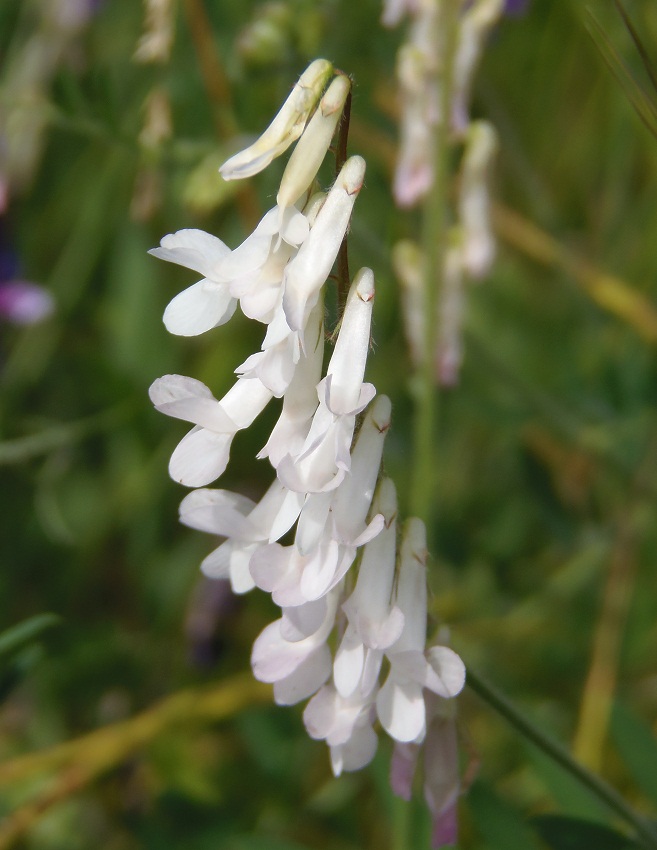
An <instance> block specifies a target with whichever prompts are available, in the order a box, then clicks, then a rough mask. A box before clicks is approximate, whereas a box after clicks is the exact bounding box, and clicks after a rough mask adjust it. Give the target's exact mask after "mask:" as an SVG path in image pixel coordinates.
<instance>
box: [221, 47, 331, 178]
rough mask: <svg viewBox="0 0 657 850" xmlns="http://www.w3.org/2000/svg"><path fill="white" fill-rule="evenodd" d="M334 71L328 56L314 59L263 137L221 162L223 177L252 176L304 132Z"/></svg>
mask: <svg viewBox="0 0 657 850" xmlns="http://www.w3.org/2000/svg"><path fill="white" fill-rule="evenodd" d="M332 73H333V66H332V65H331V63H330V62H327V61H326V59H316V60H315V61H314V62H311V64H310V65H309V66H308V67H307V68H306V70H305V71H304V72H303V74H302V75H301V77H300V78H299V82H298V83H297V84H296V85H295V86H294V88H293V89H292V91H291V93H290V95H289V96H288V98H287V100H286V101H285V103H284V104H283V106H282V107H281V108H280V110H279V112H278V114H277V115H276V117H275V118H274V120H273V121H272V122H271V124H270V125H269V127H267V129H266V130H265V132H264V133H263V134H262V135H261V136H260V138H258V140H257V141H255V142H254V143H253V144H252V145H251V146H250V147H248V148H246V149H245V150H243V151H240V152H239V153H237V154H235V156H232V157H231V158H230V159H229V160H228V161H227V162H225V163H224V164H223V165H222V166H221V168H220V169H219V171H220V172H221V175H222V177H223V178H224V180H240V179H242V178H244V177H252V176H253V175H254V174H257V173H258V172H259V171H262V170H263V168H266V167H267V166H268V165H269V163H270V162H271V161H272V160H273V159H274V158H275V157H277V156H280V155H281V154H282V153H283V152H284V151H285V150H287V148H288V147H289V146H290V145H291V144H292V142H294V141H295V140H296V139H298V138H299V136H300V135H301V133H302V132H303V129H304V127H305V126H306V121H307V120H308V118H309V117H310V113H311V112H312V110H313V109H314V108H315V105H316V103H317V101H318V100H319V98H320V96H321V93H322V91H323V89H324V86H325V85H326V83H327V82H328V80H329V77H330V76H331V74H332Z"/></svg>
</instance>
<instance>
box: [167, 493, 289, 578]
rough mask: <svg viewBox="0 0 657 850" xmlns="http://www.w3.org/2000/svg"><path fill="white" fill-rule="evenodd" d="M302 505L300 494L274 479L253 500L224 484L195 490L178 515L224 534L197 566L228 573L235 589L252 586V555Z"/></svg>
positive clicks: (283, 529)
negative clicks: (261, 495)
mask: <svg viewBox="0 0 657 850" xmlns="http://www.w3.org/2000/svg"><path fill="white" fill-rule="evenodd" d="M302 505H303V496H301V495H300V494H299V493H291V492H290V491H289V490H286V489H285V487H283V486H282V485H281V484H280V482H279V481H278V480H275V481H274V482H273V483H272V485H271V486H270V487H269V489H268V490H267V492H266V493H265V495H264V496H263V497H262V499H261V500H260V501H259V502H258V503H257V504H255V503H254V502H253V501H252V500H251V499H247V498H246V497H245V496H239V495H237V494H236V493H231V492H229V491H227V490H194V492H192V493H190V494H189V495H188V496H186V497H185V498H184V499H183V501H182V502H181V504H180V521H181V522H182V523H184V524H185V525H188V526H190V527H191V528H197V529H199V530H200V531H206V532H208V533H209V534H217V535H221V536H222V537H226V538H228V539H227V540H225V541H224V542H223V543H222V544H221V545H220V546H219V547H218V548H217V549H215V550H214V551H213V552H211V553H210V554H209V555H208V556H207V557H206V558H205V559H204V560H203V562H202V564H201V570H202V571H203V572H204V573H205V575H207V576H208V577H209V578H227V577H228V578H230V582H231V585H232V588H233V590H234V591H235V593H246V591H248V590H251V589H252V588H253V587H254V586H255V583H254V581H253V578H252V577H251V573H250V571H249V564H250V561H251V557H252V555H253V554H254V552H256V551H257V550H258V548H260V547H262V546H263V545H265V544H268V543H272V542H273V541H274V540H278V539H279V538H280V537H282V535H283V534H285V532H286V531H288V530H289V529H290V528H291V527H292V526H293V525H294V523H295V522H296V520H297V517H298V516H299V511H300V510H301V507H302Z"/></svg>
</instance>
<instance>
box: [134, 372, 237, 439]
mask: <svg viewBox="0 0 657 850" xmlns="http://www.w3.org/2000/svg"><path fill="white" fill-rule="evenodd" d="M148 393H149V395H150V398H151V401H152V402H153V404H154V405H155V407H156V408H157V409H158V410H159V411H160V412H161V413H164V414H166V415H167V416H173V417H175V418H176V419H184V420H185V421H187V422H193V423H194V424H195V425H202V426H203V427H204V428H208V429H210V430H212V431H217V432H223V433H229V432H234V431H236V430H237V426H236V425H235V423H234V422H233V420H232V419H231V418H230V417H229V416H228V415H227V414H226V412H225V411H224V409H223V407H222V405H221V404H220V402H218V401H217V400H216V399H215V397H214V396H213V395H212V393H211V392H210V390H209V389H208V388H207V387H206V386H205V384H203V383H201V381H197V380H195V379H194V378H187V377H186V376H184V375H164V376H163V377H162V378H158V379H157V380H156V381H153V383H152V384H151V386H150V389H149V391H148Z"/></svg>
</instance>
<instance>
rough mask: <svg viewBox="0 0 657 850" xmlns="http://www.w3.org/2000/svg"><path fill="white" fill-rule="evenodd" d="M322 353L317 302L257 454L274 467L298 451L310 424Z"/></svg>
mask: <svg viewBox="0 0 657 850" xmlns="http://www.w3.org/2000/svg"><path fill="white" fill-rule="evenodd" d="M323 355H324V309H323V304H322V301H321V300H320V301H318V303H317V305H316V306H315V309H314V310H313V312H312V313H311V314H310V317H309V319H308V324H307V325H306V328H305V331H304V344H303V347H302V351H301V353H300V355H299V361H298V363H297V364H296V367H295V369H294V375H293V377H292V379H291V381H290V382H289V385H288V387H287V389H286V391H285V395H284V396H283V410H282V411H281V415H280V417H279V418H278V421H277V422H276V425H274V429H273V430H272V432H271V436H270V437H269V439H268V440H267V444H266V445H265V446H264V448H263V449H262V450H261V451H260V452H259V454H258V457H259V458H264V457H268V458H269V462H270V463H271V465H272V466H273V467H274V468H276V467H277V466H278V464H279V463H280V461H281V459H282V458H283V457H284V456H285V455H286V454H291V455H292V456H295V455H296V454H298V453H299V452H300V451H301V448H302V446H303V443H304V441H305V439H306V437H307V435H308V430H309V429H310V423H311V422H312V418H313V415H314V413H315V411H316V410H317V405H318V399H317V389H316V387H317V384H318V382H319V380H320V377H321V374H322V365H323Z"/></svg>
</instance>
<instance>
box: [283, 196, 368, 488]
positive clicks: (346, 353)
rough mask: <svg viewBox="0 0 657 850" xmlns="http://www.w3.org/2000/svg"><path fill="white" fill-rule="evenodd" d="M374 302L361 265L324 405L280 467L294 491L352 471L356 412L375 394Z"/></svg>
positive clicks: (336, 480)
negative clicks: (370, 369) (367, 380)
mask: <svg viewBox="0 0 657 850" xmlns="http://www.w3.org/2000/svg"><path fill="white" fill-rule="evenodd" d="M327 203H328V201H327ZM373 300H374V275H373V274H372V272H371V270H370V269H361V270H360V271H359V272H358V274H357V275H356V277H355V278H354V281H353V283H352V285H351V289H350V291H349V296H348V298H347V305H346V307H345V311H344V316H343V320H342V325H341V327H340V333H339V334H338V340H337V342H336V345H335V349H334V351H333V356H332V357H331V360H330V362H329V366H328V370H327V375H326V378H324V379H323V380H322V381H320V383H319V384H318V386H317V394H318V397H319V407H318V408H317V411H316V413H315V415H314V417H313V421H312V425H311V426H310V431H309V432H308V436H307V438H306V440H305V443H304V445H303V447H302V449H301V452H300V453H299V454H298V455H297V456H296V457H293V456H292V455H291V454H287V455H286V456H285V457H284V458H282V460H281V461H280V463H279V465H278V470H277V471H278V477H279V478H280V479H281V481H282V482H283V483H284V484H285V486H286V487H289V489H290V490H297V491H299V492H305V493H321V492H325V491H327V490H333V489H335V488H336V487H338V486H339V485H340V483H341V482H342V481H343V479H344V477H345V475H346V473H347V472H348V471H349V468H350V463H351V458H350V454H349V450H350V447H351V440H352V438H353V433H354V426H355V423H356V415H357V414H358V413H360V412H361V411H362V410H363V409H364V408H365V407H366V406H367V404H369V402H370V401H371V400H372V398H373V397H374V394H375V392H376V390H375V388H374V387H373V386H372V384H364V383H363V375H364V372H365V363H366V360H367V351H368V348H369V341H370V322H371V317H372V302H373Z"/></svg>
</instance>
